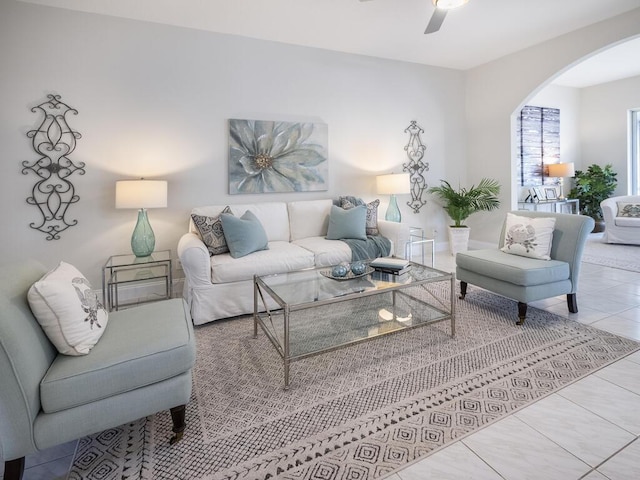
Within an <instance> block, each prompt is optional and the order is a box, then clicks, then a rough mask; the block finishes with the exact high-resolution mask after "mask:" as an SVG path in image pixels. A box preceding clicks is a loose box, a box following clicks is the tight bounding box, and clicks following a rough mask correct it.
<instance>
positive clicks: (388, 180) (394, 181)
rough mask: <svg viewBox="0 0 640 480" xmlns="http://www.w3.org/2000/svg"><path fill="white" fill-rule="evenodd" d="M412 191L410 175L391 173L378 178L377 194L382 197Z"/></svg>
mask: <svg viewBox="0 0 640 480" xmlns="http://www.w3.org/2000/svg"><path fill="white" fill-rule="evenodd" d="M410 191H411V190H410V185H409V174H408V173H390V174H388V175H378V176H377V177H376V192H378V193H380V194H382V195H400V194H403V193H409V192H410Z"/></svg>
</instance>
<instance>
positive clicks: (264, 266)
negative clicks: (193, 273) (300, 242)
mask: <svg viewBox="0 0 640 480" xmlns="http://www.w3.org/2000/svg"><path fill="white" fill-rule="evenodd" d="M313 260H314V258H313V253H311V252H310V251H308V250H305V249H304V248H302V247H299V246H297V245H294V244H292V243H289V242H269V249H268V250H261V251H259V252H254V253H252V254H251V255H247V256H246V257H241V258H233V257H231V255H230V254H228V253H226V254H223V255H216V256H215V257H211V281H212V282H213V283H228V282H239V281H242V280H251V279H252V278H253V275H254V274H256V275H270V274H273V273H283V272H291V271H293V270H300V269H303V268H310V267H313Z"/></svg>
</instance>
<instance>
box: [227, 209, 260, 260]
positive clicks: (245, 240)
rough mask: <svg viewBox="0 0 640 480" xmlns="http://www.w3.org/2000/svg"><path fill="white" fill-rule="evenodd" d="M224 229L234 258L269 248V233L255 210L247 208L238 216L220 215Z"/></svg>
mask: <svg viewBox="0 0 640 480" xmlns="http://www.w3.org/2000/svg"><path fill="white" fill-rule="evenodd" d="M220 219H221V220H222V231H223V232H224V238H225V240H226V241H227V246H228V247H229V253H230V254H231V256H232V257H233V258H240V257H244V256H246V255H249V254H250V253H253V252H257V251H259V250H267V249H268V248H269V245H268V240H267V234H266V232H265V231H264V228H263V227H262V224H261V223H260V220H258V217H256V216H255V214H254V213H253V212H251V211H250V210H247V211H246V212H244V215H242V217H240V218H238V217H235V216H233V215H232V214H230V213H223V214H221V215H220Z"/></svg>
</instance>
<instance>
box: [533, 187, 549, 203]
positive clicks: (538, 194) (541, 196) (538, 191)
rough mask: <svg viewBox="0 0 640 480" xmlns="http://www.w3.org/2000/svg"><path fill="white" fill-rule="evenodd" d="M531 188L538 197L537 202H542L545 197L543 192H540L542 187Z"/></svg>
mask: <svg viewBox="0 0 640 480" xmlns="http://www.w3.org/2000/svg"><path fill="white" fill-rule="evenodd" d="M533 190H534V191H535V192H536V197H537V198H538V202H544V201H545V200H546V199H547V197H546V196H545V194H544V193H543V192H542V188H540V187H533Z"/></svg>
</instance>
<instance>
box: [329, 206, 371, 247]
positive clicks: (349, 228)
mask: <svg viewBox="0 0 640 480" xmlns="http://www.w3.org/2000/svg"><path fill="white" fill-rule="evenodd" d="M366 224H367V207H366V205H359V206H357V207H353V208H350V209H348V210H345V209H343V208H340V207H338V206H336V205H332V206H331V213H330V214H329V229H328V231H327V239H329V240H342V239H343V238H356V239H358V240H366V239H367V233H366V231H365V227H366Z"/></svg>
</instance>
